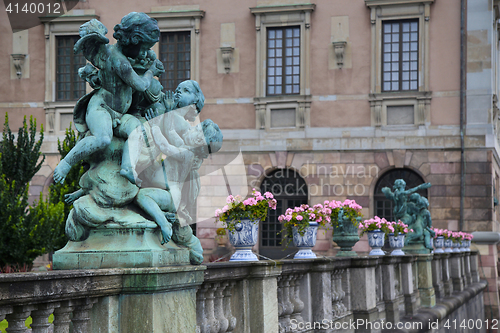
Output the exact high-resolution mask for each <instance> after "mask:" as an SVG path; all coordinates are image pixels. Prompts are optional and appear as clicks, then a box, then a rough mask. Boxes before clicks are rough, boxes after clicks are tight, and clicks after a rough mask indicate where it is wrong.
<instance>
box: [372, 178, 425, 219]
mask: <svg viewBox="0 0 500 333" xmlns="http://www.w3.org/2000/svg"><path fill="white" fill-rule="evenodd" d="M396 179H403V180H404V181H405V182H406V189H407V190H408V189H410V188H414V187H416V186H418V185H420V184H423V183H424V180H423V179H422V177H420V175H418V174H417V173H416V172H414V171H412V170H410V169H393V170H390V171H388V172H386V173H385V174H383V175H382V177H380V179H379V180H378V181H377V184H376V185H375V193H374V195H373V201H374V204H375V215H377V216H378V217H381V218H382V217H383V218H385V219H386V220H388V221H394V212H393V210H394V203H393V201H392V200H390V199H387V198H386V197H385V195H384V193H382V188H384V187H389V188H390V189H391V191H393V188H392V187H393V186H394V181H395V180H396ZM416 193H418V194H420V195H421V196H423V197H426V198H427V197H428V192H427V189H425V190H420V191H417V192H416Z"/></svg>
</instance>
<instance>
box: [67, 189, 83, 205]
mask: <svg viewBox="0 0 500 333" xmlns="http://www.w3.org/2000/svg"><path fill="white" fill-rule="evenodd" d="M80 191H81V190H80ZM80 191H76V192H73V193H69V194H65V195H64V201H65V202H66V203H67V204H68V205H71V204H73V202H75V200H76V199H78V198H80Z"/></svg>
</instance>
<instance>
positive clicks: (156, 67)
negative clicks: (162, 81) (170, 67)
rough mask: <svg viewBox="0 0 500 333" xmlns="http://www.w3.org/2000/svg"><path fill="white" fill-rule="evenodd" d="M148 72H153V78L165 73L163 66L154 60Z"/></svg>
mask: <svg viewBox="0 0 500 333" xmlns="http://www.w3.org/2000/svg"><path fill="white" fill-rule="evenodd" d="M149 70H150V71H151V72H153V76H160V75H161V74H162V73H163V72H165V68H163V64H162V63H161V61H160V60H158V59H155V61H154V62H153V65H151V67H149Z"/></svg>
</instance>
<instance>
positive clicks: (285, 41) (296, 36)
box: [266, 27, 300, 95]
mask: <svg viewBox="0 0 500 333" xmlns="http://www.w3.org/2000/svg"><path fill="white" fill-rule="evenodd" d="M266 79H267V95H292V94H299V93H300V27H280V28H268V29H267V75H266Z"/></svg>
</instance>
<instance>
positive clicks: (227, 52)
mask: <svg viewBox="0 0 500 333" xmlns="http://www.w3.org/2000/svg"><path fill="white" fill-rule="evenodd" d="M220 50H221V53H222V61H223V62H224V70H225V71H226V74H229V72H230V71H231V61H232V60H233V52H234V47H231V46H222V47H221V48H220Z"/></svg>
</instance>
